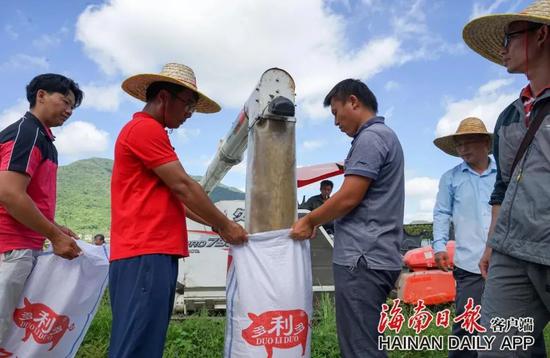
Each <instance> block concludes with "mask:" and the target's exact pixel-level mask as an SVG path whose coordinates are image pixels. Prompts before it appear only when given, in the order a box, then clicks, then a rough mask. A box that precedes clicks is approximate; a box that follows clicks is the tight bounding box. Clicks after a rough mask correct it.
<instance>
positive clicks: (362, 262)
mask: <svg viewBox="0 0 550 358" xmlns="http://www.w3.org/2000/svg"><path fill="white" fill-rule="evenodd" d="M324 105H325V106H327V107H328V106H330V109H331V112H332V114H333V115H334V124H335V125H337V126H338V127H339V128H340V130H341V131H342V132H344V133H345V134H346V135H348V136H349V137H352V138H353V141H352V143H351V149H350V151H349V153H348V156H347V158H346V161H345V164H344V167H345V169H344V176H345V177H344V182H343V184H342V186H341V188H340V190H338V192H337V193H336V194H334V195H333V196H331V197H330V198H329V199H328V200H327V201H326V202H325V203H324V204H323V205H322V206H320V207H319V208H317V209H315V210H313V211H312V212H310V213H309V214H307V215H306V216H304V217H302V218H301V219H300V220H298V221H297V222H296V223H295V224H294V225H293V227H292V232H291V236H292V237H294V238H295V239H308V238H310V237H311V236H312V234H313V232H314V228H315V227H316V226H318V225H322V224H324V223H326V222H328V221H331V220H335V219H337V220H336V221H335V224H334V230H335V232H334V251H333V258H332V262H333V273H334V286H335V287H334V289H335V297H336V328H337V332H338V342H339V345H340V353H341V356H342V357H344V358H350V357H357V358H362V357H386V356H387V355H386V352H384V351H383V350H378V337H379V336H380V334H379V333H378V321H379V318H380V310H381V306H382V304H383V303H385V302H386V298H387V296H388V294H389V292H390V291H391V289H392V288H393V287H394V285H395V281H396V280H397V278H398V277H399V273H400V272H401V267H402V262H401V255H400V252H399V248H400V245H401V241H402V239H403V207H404V197H405V194H404V191H405V186H404V182H405V180H404V162H403V150H402V149H401V144H400V143H399V139H398V138H397V135H396V134H395V133H394V132H393V131H392V130H391V129H390V128H389V127H388V126H386V124H385V123H384V118H382V117H378V116H376V112H377V110H378V103H377V101H376V97H375V96H374V94H373V93H372V92H371V91H370V89H369V88H368V87H367V86H366V85H365V84H364V83H362V82H361V81H358V80H353V79H347V80H344V81H341V82H340V83H338V84H337V85H336V86H335V87H334V88H333V89H332V90H331V91H330V92H329V93H328V94H327V96H326V97H325V100H324Z"/></svg>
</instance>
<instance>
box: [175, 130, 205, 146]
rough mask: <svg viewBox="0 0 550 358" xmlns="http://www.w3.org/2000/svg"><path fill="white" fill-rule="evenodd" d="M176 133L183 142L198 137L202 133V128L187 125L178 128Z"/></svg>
mask: <svg viewBox="0 0 550 358" xmlns="http://www.w3.org/2000/svg"><path fill="white" fill-rule="evenodd" d="M176 134H177V136H178V138H179V140H180V141H181V142H184V143H185V142H187V141H189V140H190V139H191V138H196V137H198V136H199V135H200V134H201V130H200V129H199V128H185V127H179V128H178V129H176Z"/></svg>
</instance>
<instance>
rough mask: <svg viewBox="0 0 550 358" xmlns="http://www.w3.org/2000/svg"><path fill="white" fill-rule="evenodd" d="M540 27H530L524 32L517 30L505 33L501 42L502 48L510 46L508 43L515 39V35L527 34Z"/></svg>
mask: <svg viewBox="0 0 550 358" xmlns="http://www.w3.org/2000/svg"><path fill="white" fill-rule="evenodd" d="M541 26H542V25H536V26H531V27H529V28H527V29H525V30H519V31H514V32H509V33H505V34H504V39H503V40H502V47H504V48H508V46H510V41H511V40H512V38H514V37H516V36H517V35H520V34H523V33H526V32H529V31H534V30H538V29H539V28H540V27H541Z"/></svg>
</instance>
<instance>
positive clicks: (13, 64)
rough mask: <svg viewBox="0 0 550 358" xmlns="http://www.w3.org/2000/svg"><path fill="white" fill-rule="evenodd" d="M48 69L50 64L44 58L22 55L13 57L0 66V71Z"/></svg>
mask: <svg viewBox="0 0 550 358" xmlns="http://www.w3.org/2000/svg"><path fill="white" fill-rule="evenodd" d="M48 67H50V63H49V62H48V59H47V58H46V57H40V56H30V55H26V54H23V53H19V54H17V55H13V56H11V57H10V58H9V59H8V60H7V61H6V62H4V63H2V64H0V69H21V68H37V69H47V68H48Z"/></svg>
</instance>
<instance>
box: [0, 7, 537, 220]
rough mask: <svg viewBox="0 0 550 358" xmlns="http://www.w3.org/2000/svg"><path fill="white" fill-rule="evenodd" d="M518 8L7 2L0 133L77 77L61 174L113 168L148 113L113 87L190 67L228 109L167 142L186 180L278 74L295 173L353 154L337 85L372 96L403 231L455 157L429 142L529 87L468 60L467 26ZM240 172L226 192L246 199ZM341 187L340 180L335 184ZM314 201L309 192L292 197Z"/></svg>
mask: <svg viewBox="0 0 550 358" xmlns="http://www.w3.org/2000/svg"><path fill="white" fill-rule="evenodd" d="M528 3H529V2H528V1H516V0H484V1H482V0H479V1H471V0H461V1H451V0H446V1H443V0H429V1H428V0H425V1H422V0H416V1H415V0H403V1H397V0H359V1H351V0H350V1H347V0H330V1H318V0H302V1H294V0H279V1H247V0H234V1H230V2H222V1H216V0H201V1H187V0H186V1H178V0H156V1H142V0H139V1H138V0H112V1H107V2H102V1H79V0H73V1H48V2H46V1H34V0H33V1H11V2H5V3H4V4H3V9H2V12H1V13H0V19H1V28H0V44H1V46H0V76H1V78H2V81H1V83H0V94H1V96H0V129H1V128H4V127H5V126H6V125H8V124H9V123H11V122H13V121H15V120H17V119H18V118H19V117H20V116H21V115H22V114H23V113H24V112H25V110H26V108H27V106H28V104H27V102H26V100H25V90H24V88H25V85H26V84H27V83H28V82H29V81H30V79H31V78H32V77H34V76H35V75H37V74H40V73H44V72H57V73H62V74H65V75H67V76H69V77H71V78H73V79H75V80H76V81H77V82H78V83H79V84H80V86H81V87H82V88H83V89H84V91H85V92H86V95H85V99H84V102H83V105H82V106H81V107H80V108H78V109H77V110H76V111H75V112H74V114H73V116H72V117H71V119H70V120H69V122H67V123H66V124H65V125H64V126H63V127H62V128H58V129H57V130H56V131H55V133H56V136H57V140H56V145H57V147H58V150H59V153H60V164H68V163H70V162H72V161H74V160H78V159H83V158H89V157H106V158H112V157H113V145H114V141H115V139H116V137H117V134H118V131H119V130H120V128H121V127H122V126H123V125H124V123H126V121H128V120H129V119H130V118H131V115H132V114H133V113H134V112H136V111H138V110H140V109H141V108H142V106H143V104H142V103H140V102H139V101H137V100H134V99H132V98H131V97H130V96H128V95H126V94H125V93H124V92H123V91H122V90H121V89H120V83H121V81H122V80H123V79H124V78H126V77H128V76H129V75H132V74H136V73H141V72H148V73H151V72H152V73H154V72H158V71H160V69H161V67H162V65H163V64H164V63H166V62H173V61H175V62H181V63H184V64H187V65H189V66H191V67H192V68H193V69H194V70H195V73H196V75H197V81H198V86H199V89H201V90H202V91H203V92H204V93H206V94H207V95H209V96H210V97H211V98H213V99H215V100H217V101H218V102H219V103H220V104H221V105H222V107H223V110H222V111H221V112H220V113H217V114H214V115H200V114H195V115H194V116H193V117H192V118H191V119H190V120H188V121H187V122H186V123H185V124H184V126H182V127H181V128H180V129H178V130H175V131H174V132H173V133H172V134H171V135H170V138H171V141H172V143H173V145H174V147H175V148H176V151H177V153H178V155H179V157H180V159H181V161H182V163H183V164H184V167H185V168H186V170H187V171H188V172H189V173H190V174H193V175H202V174H203V173H204V172H205V170H206V168H207V165H208V163H209V161H210V159H211V158H212V156H213V155H214V153H215V151H216V149H217V145H218V142H219V140H220V139H221V138H223V137H224V136H225V134H226V132H227V131H228V130H229V128H230V127H231V123H232V122H233V120H234V119H235V118H236V116H237V114H238V112H239V110H240V108H241V107H242V105H243V104H244V102H245V101H246V99H247V98H248V96H249V94H250V92H251V91H252V89H253V88H254V85H255V84H256V83H257V81H258V79H259V77H260V75H261V74H262V73H263V71H265V70H266V69H268V68H271V67H280V68H283V69H285V70H287V71H288V72H289V73H290V74H291V75H292V76H293V78H294V80H295V82H296V93H297V112H296V117H297V131H296V133H297V138H296V140H297V154H296V155H297V162H298V165H300V166H303V165H313V164H319V163H324V162H331V161H342V160H343V159H344V158H345V156H346V154H347V151H348V150H349V146H350V139H349V138H346V137H345V136H344V135H343V134H342V133H340V131H339V130H338V129H337V128H336V127H334V125H333V118H332V117H331V116H330V111H329V110H328V109H325V108H323V106H322V100H323V98H324V95H325V94H326V93H327V92H328V91H329V90H330V89H331V88H332V86H333V85H334V84H336V83H337V82H338V81H340V80H342V79H345V78H350V77H352V78H359V79H361V80H363V81H364V82H365V83H367V85H368V86H369V87H370V88H371V89H372V90H373V91H374V93H375V94H376V96H377V98H378V102H379V107H380V108H379V114H380V115H382V116H385V117H386V120H387V124H388V125H389V126H390V127H392V128H393V129H394V130H395V131H396V133H397V135H398V136H399V138H400V140H401V143H402V145H403V149H404V153H405V160H406V165H405V168H406V208H405V222H410V221H411V220H419V219H420V220H430V221H431V211H432V208H433V203H434V198H435V194H436V192H437V183H438V180H439V177H440V176H441V174H443V173H444V172H445V171H446V170H448V169H450V168H451V167H452V166H454V165H456V164H458V163H459V162H460V160H459V159H458V158H453V157H449V156H447V155H445V154H444V153H443V152H441V151H439V150H438V149H437V148H436V147H435V146H434V145H433V144H432V141H433V139H434V138H435V137H436V136H440V135H445V134H449V133H452V132H454V130H455V129H456V127H457V125H458V122H459V121H460V120H461V119H463V118H465V117H468V116H471V115H475V116H478V117H480V118H481V119H482V120H484V121H485V123H486V124H487V127H488V128H489V130H492V128H493V127H494V123H495V121H496V118H497V116H498V114H499V113H500V111H501V110H502V109H503V108H504V107H505V106H506V105H507V104H508V103H509V102H511V101H512V100H514V99H515V98H516V97H517V96H518V94H519V91H520V89H521V87H523V86H524V85H525V84H526V79H525V77H524V76H518V75H515V76H512V75H509V74H507V73H506V70H505V69H504V67H502V66H498V65H496V64H493V63H491V62H489V61H487V60H485V59H483V58H482V57H481V56H479V55H477V54H476V53H474V52H473V51H472V50H470V49H469V48H468V47H467V46H466V45H465V44H464V42H463V40H462V28H463V27H464V25H465V24H466V23H467V22H468V21H469V19H471V18H473V17H477V16H479V15H483V14H488V13H502V12H510V11H519V10H521V9H523V8H524V7H525V6H527V5H528ZM245 176H246V170H245V164H244V163H243V164H242V165H239V166H238V167H236V168H234V169H233V170H231V171H230V172H229V173H228V175H227V176H226V178H225V179H224V180H223V182H224V183H225V184H227V185H231V186H235V187H237V188H240V189H242V190H244V189H245ZM335 183H336V188H335V189H337V188H338V186H339V185H340V184H341V178H340V179H336V180H335ZM317 193H318V185H317V184H312V185H310V186H308V187H305V188H303V189H301V190H299V191H298V198H299V199H301V197H302V195H306V197H307V196H310V195H314V194H317Z"/></svg>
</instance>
